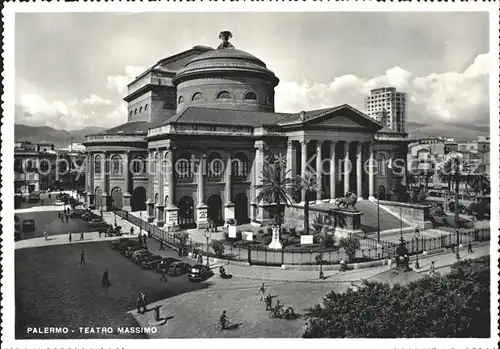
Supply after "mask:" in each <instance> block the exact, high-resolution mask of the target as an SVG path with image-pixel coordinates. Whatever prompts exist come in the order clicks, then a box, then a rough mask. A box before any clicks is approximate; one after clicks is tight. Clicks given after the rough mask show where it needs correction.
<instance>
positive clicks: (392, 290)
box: [304, 256, 491, 338]
mask: <svg viewBox="0 0 500 349" xmlns="http://www.w3.org/2000/svg"><path fill="white" fill-rule="evenodd" d="M306 317H307V318H309V323H310V326H309V330H308V331H307V332H306V333H304V337H306V338H325V337H326V338H339V337H356V338H405V337H427V338H429V337H431V338H432V337H461V338H465V337H480V338H485V337H489V336H490V321H491V320H490V259H489V256H486V257H482V258H478V259H475V260H464V261H460V262H457V263H455V264H454V265H453V266H452V267H451V272H450V273H449V274H447V275H445V276H442V277H439V276H437V277H426V278H424V279H422V280H419V281H416V282H413V283H410V284H409V285H407V286H399V285H396V286H394V287H391V286H390V285H389V284H382V283H377V282H366V281H365V282H364V286H363V287H361V288H360V289H359V291H357V292H354V291H351V290H348V291H347V292H345V293H340V294H339V293H335V292H331V293H329V294H327V295H326V296H325V297H324V299H323V304H322V305H319V304H318V305H316V306H314V307H312V308H310V309H308V310H307V313H306Z"/></svg>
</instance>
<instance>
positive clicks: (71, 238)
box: [69, 232, 72, 242]
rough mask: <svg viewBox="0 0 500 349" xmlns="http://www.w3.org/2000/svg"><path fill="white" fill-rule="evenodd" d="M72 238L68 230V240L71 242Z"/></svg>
mask: <svg viewBox="0 0 500 349" xmlns="http://www.w3.org/2000/svg"><path fill="white" fill-rule="evenodd" d="M71 240H72V238H71V232H69V242H71Z"/></svg>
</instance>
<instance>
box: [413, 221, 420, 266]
mask: <svg viewBox="0 0 500 349" xmlns="http://www.w3.org/2000/svg"><path fill="white" fill-rule="evenodd" d="M414 235H415V240H416V241H417V255H416V258H417V259H416V260H415V269H419V268H420V264H418V238H419V237H420V231H419V230H418V228H415V234H414Z"/></svg>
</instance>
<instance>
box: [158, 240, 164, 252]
mask: <svg viewBox="0 0 500 349" xmlns="http://www.w3.org/2000/svg"><path fill="white" fill-rule="evenodd" d="M159 251H165V248H164V247H163V239H160V249H159Z"/></svg>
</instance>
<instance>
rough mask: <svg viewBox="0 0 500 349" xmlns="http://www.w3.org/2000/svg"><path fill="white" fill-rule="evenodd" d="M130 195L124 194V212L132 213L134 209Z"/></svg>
mask: <svg viewBox="0 0 500 349" xmlns="http://www.w3.org/2000/svg"><path fill="white" fill-rule="evenodd" d="M131 196H132V195H130V193H125V194H123V210H124V211H129V212H130V211H132V208H131V207H130V197H131Z"/></svg>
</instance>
